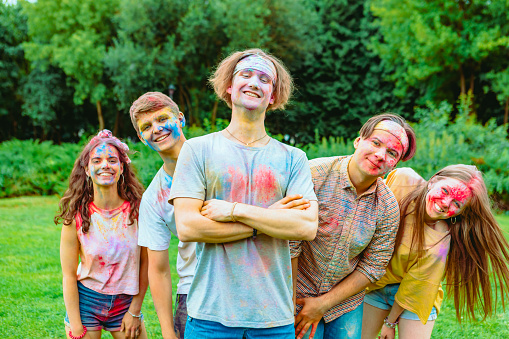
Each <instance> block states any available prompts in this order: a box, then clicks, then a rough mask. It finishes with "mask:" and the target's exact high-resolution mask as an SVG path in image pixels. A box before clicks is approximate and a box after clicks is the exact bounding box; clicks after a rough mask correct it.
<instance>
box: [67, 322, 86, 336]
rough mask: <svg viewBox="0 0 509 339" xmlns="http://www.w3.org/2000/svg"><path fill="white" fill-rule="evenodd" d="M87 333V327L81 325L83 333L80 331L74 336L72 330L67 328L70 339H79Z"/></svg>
mask: <svg viewBox="0 0 509 339" xmlns="http://www.w3.org/2000/svg"><path fill="white" fill-rule="evenodd" d="M85 334H87V327H86V326H85V325H83V333H81V334H80V335H79V336H77V337H75V336H73V335H72V330H69V338H71V339H81V338H83V337H84V336H85Z"/></svg>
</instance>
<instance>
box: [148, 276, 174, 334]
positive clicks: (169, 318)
mask: <svg viewBox="0 0 509 339" xmlns="http://www.w3.org/2000/svg"><path fill="white" fill-rule="evenodd" d="M149 282H150V293H151V294H152V300H154V307H155V309H156V312H157V317H158V318H159V323H160V324H161V332H162V334H163V338H174V337H175V331H174V329H173V309H172V298H171V274H170V272H160V271H155V270H150V269H149Z"/></svg>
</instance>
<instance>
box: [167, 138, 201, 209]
mask: <svg viewBox="0 0 509 339" xmlns="http://www.w3.org/2000/svg"><path fill="white" fill-rule="evenodd" d="M201 153H203V152H201ZM205 188H206V178H205V170H204V159H202V158H201V156H198V155H197V154H196V153H195V151H194V149H193V147H191V145H190V144H189V142H185V143H184V146H182V149H181V150H180V154H179V158H178V161H177V166H176V167H175V174H174V176H173V183H172V186H171V192H170V197H169V200H168V202H169V203H171V204H172V203H173V199H175V198H194V199H200V200H205V197H206V191H205Z"/></svg>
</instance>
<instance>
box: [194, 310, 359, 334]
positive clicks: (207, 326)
mask: <svg viewBox="0 0 509 339" xmlns="http://www.w3.org/2000/svg"><path fill="white" fill-rule="evenodd" d="M361 314H362V312H361ZM184 338H185V339H195V338H196V339H243V338H246V339H257V338H260V339H261V338H271V339H272V338H274V339H295V330H294V327H293V324H289V325H285V326H278V327H271V328H246V327H227V326H224V325H222V324H221V323H218V322H215V321H208V320H200V319H196V318H191V317H187V323H186V333H185V336H184Z"/></svg>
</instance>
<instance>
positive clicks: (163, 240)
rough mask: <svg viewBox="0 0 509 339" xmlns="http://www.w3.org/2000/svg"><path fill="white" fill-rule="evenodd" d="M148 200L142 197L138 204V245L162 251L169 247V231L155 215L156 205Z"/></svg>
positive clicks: (157, 214)
mask: <svg viewBox="0 0 509 339" xmlns="http://www.w3.org/2000/svg"><path fill="white" fill-rule="evenodd" d="M146 193H147V192H145V194H146ZM149 200H150V199H148V198H147V197H146V195H143V198H142V199H141V203H140V215H139V217H138V245H139V246H143V247H147V248H148V249H150V250H153V251H164V250H166V249H168V248H169V246H170V239H171V231H170V229H169V228H168V226H167V225H166V222H165V221H164V220H163V218H162V217H161V216H160V215H159V213H157V209H156V204H155V203H152V202H151V201H149Z"/></svg>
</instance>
